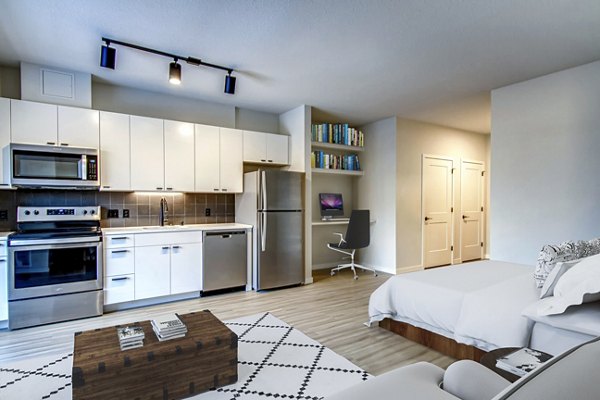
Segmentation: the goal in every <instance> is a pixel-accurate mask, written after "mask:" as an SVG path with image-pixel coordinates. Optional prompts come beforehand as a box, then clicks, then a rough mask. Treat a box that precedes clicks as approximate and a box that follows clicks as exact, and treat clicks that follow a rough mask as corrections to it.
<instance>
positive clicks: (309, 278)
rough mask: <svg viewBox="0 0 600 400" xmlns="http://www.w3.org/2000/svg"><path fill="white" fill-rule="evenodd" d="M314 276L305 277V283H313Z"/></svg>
mask: <svg viewBox="0 0 600 400" xmlns="http://www.w3.org/2000/svg"><path fill="white" fill-rule="evenodd" d="M313 282H314V281H313V277H312V276H311V277H308V278H304V284H305V285H310V284H311V283H313Z"/></svg>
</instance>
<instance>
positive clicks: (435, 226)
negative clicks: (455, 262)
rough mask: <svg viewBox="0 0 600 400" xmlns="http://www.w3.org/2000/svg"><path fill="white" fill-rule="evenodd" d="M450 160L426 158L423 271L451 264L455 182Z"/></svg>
mask: <svg viewBox="0 0 600 400" xmlns="http://www.w3.org/2000/svg"><path fill="white" fill-rule="evenodd" d="M453 167H454V161H453V160H452V159H451V158H443V157H434V156H423V168H422V171H423V176H422V186H421V187H422V199H423V200H422V201H423V208H422V211H423V215H422V216H423V267H425V268H429V267H436V266H439V265H447V264H451V263H452V250H453V247H452V212H453V183H452V182H453V181H452V169H453Z"/></svg>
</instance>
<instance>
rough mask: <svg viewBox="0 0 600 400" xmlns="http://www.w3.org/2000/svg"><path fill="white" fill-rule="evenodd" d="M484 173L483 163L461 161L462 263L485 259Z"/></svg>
mask: <svg viewBox="0 0 600 400" xmlns="http://www.w3.org/2000/svg"><path fill="white" fill-rule="evenodd" d="M483 171H484V164H483V162H480V161H465V160H462V161H461V168H460V181H461V184H460V199H461V200H460V204H461V220H460V243H461V250H460V253H461V259H462V261H469V260H479V259H481V258H483V188H484V176H483V175H484V174H483Z"/></svg>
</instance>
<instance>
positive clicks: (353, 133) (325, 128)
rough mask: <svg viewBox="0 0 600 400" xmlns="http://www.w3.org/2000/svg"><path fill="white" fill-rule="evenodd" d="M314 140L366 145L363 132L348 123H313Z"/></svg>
mask: <svg viewBox="0 0 600 400" xmlns="http://www.w3.org/2000/svg"><path fill="white" fill-rule="evenodd" d="M312 141H313V142H321V143H333V144H344V145H346V146H359V147H363V146H364V145H365V138H364V135H363V133H362V132H361V131H359V130H358V129H356V128H350V127H349V126H348V124H327V123H325V124H313V125H312Z"/></svg>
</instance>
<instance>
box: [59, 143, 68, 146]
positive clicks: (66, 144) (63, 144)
mask: <svg viewBox="0 0 600 400" xmlns="http://www.w3.org/2000/svg"><path fill="white" fill-rule="evenodd" d="M60 145H61V146H68V145H69V143H61V144H60Z"/></svg>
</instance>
